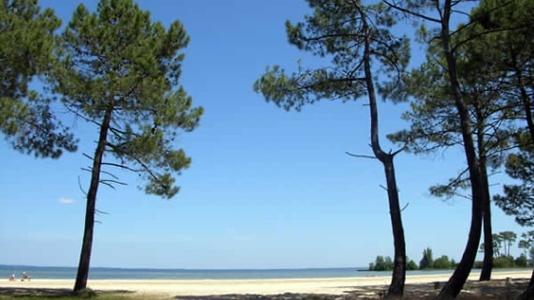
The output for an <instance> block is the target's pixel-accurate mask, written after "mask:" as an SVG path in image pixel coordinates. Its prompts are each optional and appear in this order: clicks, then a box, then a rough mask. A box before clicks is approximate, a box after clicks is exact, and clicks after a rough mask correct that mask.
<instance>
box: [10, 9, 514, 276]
mask: <svg viewBox="0 0 534 300" xmlns="http://www.w3.org/2000/svg"><path fill="white" fill-rule="evenodd" d="M79 2H80V1H52V0H47V1H42V2H41V5H42V6H45V7H52V8H54V10H55V11H56V13H57V14H58V15H59V16H60V17H61V18H62V19H63V20H64V23H66V22H67V20H68V19H70V16H71V14H72V12H73V10H74V8H75V6H76V5H77V4H78V3H79ZM95 3H96V1H87V6H88V7H89V8H91V9H94V7H95ZM138 3H139V4H140V6H141V7H142V8H143V9H147V10H150V11H151V14H152V17H153V19H155V20H159V21H161V22H163V23H164V24H169V23H170V22H172V21H173V20H175V19H178V20H180V21H181V22H183V23H184V24H185V28H186V29H187V31H188V33H189V35H190V36H191V43H190V45H189V47H188V48H187V49H186V60H185V65H184V70H183V81H182V82H183V85H184V86H185V88H186V89H187V91H188V92H189V93H190V94H191V95H192V96H193V99H194V102H195V103H196V104H197V105H202V106H203V107H204V108H205V111H206V113H205V115H204V117H203V118H202V121H201V124H200V127H199V128H198V129H197V130H195V131H194V132H193V133H190V134H185V135H182V136H180V138H179V142H178V143H177V145H178V146H180V147H184V148H185V150H186V151H187V152H188V154H190V155H191V156H192V158H193V164H192V166H191V168H190V169H189V170H187V171H185V172H184V174H183V175H182V176H181V177H179V178H178V182H179V184H180V185H181V186H182V191H181V192H180V193H179V194H178V195H177V196H176V197H175V198H173V199H172V200H170V201H167V200H162V199H159V198H156V197H151V196H147V195H145V194H143V192H142V191H140V190H139V189H138V188H137V184H138V183H139V182H138V181H137V179H136V177H133V176H128V175H126V174H122V178H123V179H124V180H126V181H128V183H129V184H130V185H129V186H128V187H124V188H119V189H118V190H115V191H114V190H110V189H108V188H106V187H102V188H101V189H100V193H99V196H98V201H97V207H98V209H100V210H102V211H106V212H108V213H109V214H107V215H100V216H98V217H97V219H98V220H100V221H101V222H102V223H101V224H97V225H96V235H95V242H94V252H93V259H92V265H93V266H118V267H158V268H283V267H287V268H294V267H344V266H366V265H367V263H368V262H370V261H371V260H374V257H375V256H376V255H378V254H380V255H392V249H393V246H392V244H393V242H392V237H391V226H390V221H389V215H388V206H387V197H386V193H385V192H384V190H382V189H381V188H380V187H379V185H381V184H383V183H384V175H383V171H382V167H381V165H380V164H379V163H378V162H376V161H371V160H359V159H354V158H350V157H348V156H347V155H345V154H344V153H345V151H350V152H353V153H370V149H369V146H368V143H369V132H368V131H369V121H368V111H367V107H366V106H363V105H362V104H363V102H353V103H346V104H342V103H336V102H329V101H325V102H322V103H319V104H316V105H314V106H309V107H306V108H305V109H304V110H303V111H302V112H300V113H296V112H290V113H288V112H285V111H282V110H280V109H278V108H276V107H274V106H273V105H271V104H269V103H266V102H265V101H264V100H263V98H262V96H261V95H257V94H255V93H254V92H253V90H252V84H253V82H254V81H255V79H256V78H258V76H260V75H261V73H262V72H263V71H264V70H265V68H266V66H267V65H272V64H280V65H282V66H284V67H286V68H287V69H291V68H294V67H295V66H296V64H297V60H298V59H302V63H303V64H317V63H319V62H318V61H317V60H316V59H314V58H312V57H310V56H309V55H306V54H305V53H302V52H299V51H298V50H297V49H295V48H293V47H291V46H290V45H289V44H288V43H287V41H286V36H285V30H284V22H285V20H287V19H289V20H293V21H298V20H302V17H303V16H304V15H305V14H306V13H307V12H308V8H307V6H306V3H305V2H304V1H303V0H294V1H287V0H269V1H261V0H254V1H239V0H224V1H222V0H221V1H219V0H211V1H207V0H202V1H174V0H159V1H149V0H144V1H138ZM405 30H407V32H408V31H409V30H411V28H406V29H405ZM414 48H415V49H414V56H415V57H414V59H415V61H420V59H421V57H420V56H421V55H422V52H421V50H420V46H414ZM404 108H405V107H403V106H394V105H392V104H388V103H380V107H379V109H380V113H381V130H382V133H388V132H392V131H394V130H397V129H399V128H402V127H403V126H406V125H405V124H404V123H403V122H401V121H400V120H399V115H400V113H401V112H402V110H403V109H404ZM60 113H61V118H62V119H63V120H64V122H65V123H66V124H68V125H70V126H73V129H74V130H75V132H76V134H77V135H78V137H79V138H80V140H81V143H80V150H79V151H78V152H77V153H74V154H66V155H64V156H63V157H62V158H61V159H60V160H57V161H53V160H42V159H35V158H33V157H30V156H25V155H22V154H20V153H18V152H15V151H14V150H13V149H12V148H11V147H10V146H9V145H8V144H7V143H6V142H1V143H0V161H1V162H2V165H3V168H2V169H0V207H1V209H0V245H1V246H0V264H31V265H59V266H75V265H77V262H78V255H79V250H80V245H81V234H82V225H83V217H84V215H83V214H84V208H85V201H84V198H83V194H82V193H81V191H80V189H79V187H78V177H79V178H80V181H81V183H82V185H83V186H87V185H88V181H89V177H88V176H87V174H85V173H84V172H83V171H81V170H80V168H81V167H85V166H87V164H88V161H87V159H85V158H84V157H83V155H82V153H83V152H87V153H92V152H93V151H94V144H93V141H94V140H95V139H96V137H97V131H96V128H95V127H93V126H89V125H87V124H84V123H83V122H82V120H79V119H78V120H77V119H75V118H74V117H73V116H71V115H68V114H66V113H64V112H63V111H61V112H60ZM396 163H397V165H396V168H397V177H398V184H399V189H400V197H401V204H402V205H404V204H406V203H409V206H408V208H407V209H406V210H405V211H404V213H403V218H404V225H405V233H406V244H407V251H408V255H409V256H410V258H414V259H416V260H417V261H418V260H419V259H420V257H421V252H422V250H423V248H424V247H427V246H430V247H432V248H433V250H434V255H441V254H446V255H449V256H450V257H453V258H456V259H458V258H459V257H460V255H461V253H462V251H463V248H464V245H465V241H466V238H467V231H468V225H469V221H470V216H469V207H470V205H469V202H468V201H467V200H464V199H453V200H450V201H447V202H443V201H441V200H438V199H435V198H432V197H430V196H429V193H428V187H429V186H430V185H431V184H434V183H437V182H444V181H445V180H446V179H447V178H449V177H450V176H453V175H455V174H456V172H457V171H458V170H461V169H462V165H463V164H464V158H463V156H462V155H461V153H459V152H458V151H455V150H451V151H447V152H439V153H436V154H433V155H430V156H425V157H414V156H412V155H409V154H401V155H399V156H398V159H397V161H396ZM494 183H495V184H498V183H499V180H498V178H496V180H494ZM493 189H494V190H495V191H498V190H500V189H501V188H500V186H499V185H496V186H494V187H493ZM493 224H494V225H493V228H494V230H495V231H503V230H513V231H516V232H518V233H519V232H522V231H524V229H522V228H520V227H519V226H517V225H515V223H514V221H513V218H511V217H508V216H505V215H504V214H503V213H502V212H501V211H499V209H498V208H495V207H494V223H493ZM516 254H518V253H517V251H516Z"/></svg>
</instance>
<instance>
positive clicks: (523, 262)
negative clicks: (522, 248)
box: [514, 254, 528, 268]
mask: <svg viewBox="0 0 534 300" xmlns="http://www.w3.org/2000/svg"><path fill="white" fill-rule="evenodd" d="M514 263H515V266H516V267H521V268H524V267H527V266H528V260H527V256H526V255H525V254H521V255H520V256H519V257H518V258H516V259H515V261H514Z"/></svg>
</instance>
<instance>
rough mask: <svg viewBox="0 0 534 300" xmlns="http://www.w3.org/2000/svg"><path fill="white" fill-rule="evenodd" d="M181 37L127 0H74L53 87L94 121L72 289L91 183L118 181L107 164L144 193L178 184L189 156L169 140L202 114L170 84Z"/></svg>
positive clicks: (90, 220)
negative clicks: (91, 2) (135, 179)
mask: <svg viewBox="0 0 534 300" xmlns="http://www.w3.org/2000/svg"><path fill="white" fill-rule="evenodd" d="M188 40H189V39H188V36H187V34H186V32H185V30H184V28H183V27H182V25H181V24H180V23H179V22H174V23H172V24H171V25H170V27H169V28H165V27H164V26H163V25H162V24H160V23H159V22H152V21H151V20H150V15H149V13H148V12H145V11H142V10H141V9H140V8H139V7H138V6H137V5H136V4H134V3H133V1H132V0H102V1H100V3H99V4H98V7H97V10H96V12H94V13H90V12H89V11H88V10H87V9H86V8H85V7H84V6H83V5H80V6H78V7H77V9H76V11H75V13H74V15H73V17H72V20H71V22H70V23H69V24H68V26H67V27H66V29H65V31H64V33H63V35H62V39H61V47H60V49H61V51H60V52H59V53H58V54H57V55H58V61H59V66H58V67H57V69H56V70H55V72H54V84H55V92H57V93H58V94H59V95H61V97H62V101H63V103H64V105H65V106H66V107H67V108H68V109H69V111H71V112H73V113H75V114H76V115H78V116H79V117H81V118H84V119H85V120H86V121H87V122H90V123H93V124H95V125H96V126H97V127H98V128H99V134H98V139H97V141H96V148H95V150H94V154H93V156H90V159H91V160H92V166H91V168H90V169H89V171H90V172H91V181H90V185H89V189H88V191H87V208H86V215H85V229H84V235H83V242H82V249H81V254H80V262H79V266H78V273H77V276H76V283H75V285H74V291H75V292H78V291H80V290H83V289H84V288H86V286H87V278H88V274H89V263H90V258H91V248H92V243H93V229H94V222H95V210H96V198H97V191H98V188H99V186H100V184H104V185H108V186H113V185H114V184H124V183H122V182H119V181H118V180H117V178H116V177H115V176H114V175H111V173H109V171H110V168H119V169H122V170H127V171H132V172H135V173H137V174H139V175H140V176H141V177H142V178H144V179H146V180H147V184H146V186H145V187H144V190H145V192H146V193H149V194H155V195H159V196H161V197H164V198H171V197H173V196H174V195H175V194H176V193H177V192H178V190H179V188H178V187H177V186H176V185H175V179H174V178H173V176H172V173H179V172H180V171H181V170H182V169H184V168H187V167H188V166H189V164H190V162H191V160H190V159H189V158H188V157H187V156H186V155H185V153H184V151H183V150H181V149H178V150H176V149H174V147H173V141H174V138H175V135H176V133H177V130H179V129H181V130H185V131H191V130H193V129H194V128H195V127H196V125H197V124H198V121H199V118H200V116H201V114H202V108H192V107H191V105H192V100H191V98H190V97H189V96H188V95H187V94H186V92H185V91H184V89H183V88H182V87H181V86H180V85H179V84H178V82H179V78H180V70H181V64H182V60H183V58H184V55H183V54H182V53H181V50H182V49H183V48H184V47H185V46H186V45H187V43H188ZM106 168H108V169H107V170H106ZM106 175H108V176H112V177H110V178H104V176H106Z"/></svg>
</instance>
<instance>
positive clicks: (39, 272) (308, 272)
mask: <svg viewBox="0 0 534 300" xmlns="http://www.w3.org/2000/svg"><path fill="white" fill-rule="evenodd" d="M22 272H27V273H28V274H29V275H31V276H32V278H35V279H38V278H47V279H74V278H75V276H76V268H73V267H35V266H11V265H0V279H1V278H8V277H9V275H11V274H15V275H16V276H17V277H20V274H21V273H22ZM449 272H451V271H449V270H445V271H409V272H408V274H418V273H422V274H429V273H436V274H443V273H449ZM390 274H391V272H369V271H365V269H364V268H331V269H327V268H324V269H323V268H321V269H265V270H187V269H125V268H91V272H90V274H89V277H90V278H92V279H268V278H329V277H372V276H389V275H390Z"/></svg>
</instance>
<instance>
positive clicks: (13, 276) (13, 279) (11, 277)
mask: <svg viewBox="0 0 534 300" xmlns="http://www.w3.org/2000/svg"><path fill="white" fill-rule="evenodd" d="M16 279H17V278H16V277H15V274H11V276H9V281H15V280H16Z"/></svg>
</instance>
